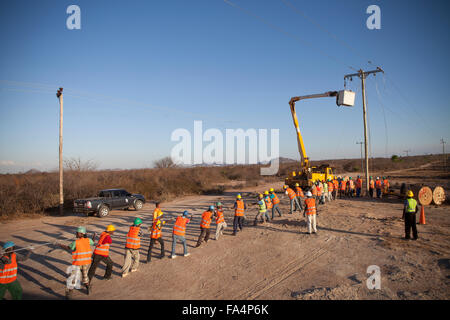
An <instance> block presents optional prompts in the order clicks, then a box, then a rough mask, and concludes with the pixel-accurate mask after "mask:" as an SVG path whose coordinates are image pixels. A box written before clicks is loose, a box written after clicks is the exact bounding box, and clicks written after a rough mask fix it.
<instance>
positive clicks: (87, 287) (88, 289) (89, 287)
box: [85, 283, 91, 295]
mask: <svg viewBox="0 0 450 320" xmlns="http://www.w3.org/2000/svg"><path fill="white" fill-rule="evenodd" d="M85 287H86V292H87V295H89V294H90V293H91V286H90V285H89V284H88V283H86V284H85Z"/></svg>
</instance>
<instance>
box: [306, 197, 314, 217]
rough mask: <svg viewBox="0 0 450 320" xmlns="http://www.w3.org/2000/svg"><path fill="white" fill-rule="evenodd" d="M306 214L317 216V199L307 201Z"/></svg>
mask: <svg viewBox="0 0 450 320" xmlns="http://www.w3.org/2000/svg"><path fill="white" fill-rule="evenodd" d="M305 205H306V214H316V199H314V198H307V199H305Z"/></svg>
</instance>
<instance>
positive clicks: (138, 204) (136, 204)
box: [133, 200, 144, 211]
mask: <svg viewBox="0 0 450 320" xmlns="http://www.w3.org/2000/svg"><path fill="white" fill-rule="evenodd" d="M133 206H134V208H135V209H136V211H137V210H141V209H142V207H143V206H144V203H143V202H142V201H141V200H136V201H135V202H134V205H133Z"/></svg>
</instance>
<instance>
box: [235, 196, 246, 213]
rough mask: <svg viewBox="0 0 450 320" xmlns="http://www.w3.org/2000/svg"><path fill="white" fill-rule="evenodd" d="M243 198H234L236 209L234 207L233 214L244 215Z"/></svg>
mask: <svg viewBox="0 0 450 320" xmlns="http://www.w3.org/2000/svg"><path fill="white" fill-rule="evenodd" d="M244 210H245V209H244V200H236V209H234V215H235V216H238V217H243V216H244Z"/></svg>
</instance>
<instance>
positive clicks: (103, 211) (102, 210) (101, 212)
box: [98, 206, 109, 218]
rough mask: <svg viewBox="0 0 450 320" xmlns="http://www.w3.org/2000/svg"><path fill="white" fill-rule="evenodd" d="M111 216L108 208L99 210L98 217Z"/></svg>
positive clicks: (102, 207) (103, 207) (104, 207)
mask: <svg viewBox="0 0 450 320" xmlns="http://www.w3.org/2000/svg"><path fill="white" fill-rule="evenodd" d="M108 214H109V208H108V207H107V206H101V207H100V209H98V216H99V217H100V218H104V217H106V216H107V215H108Z"/></svg>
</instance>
